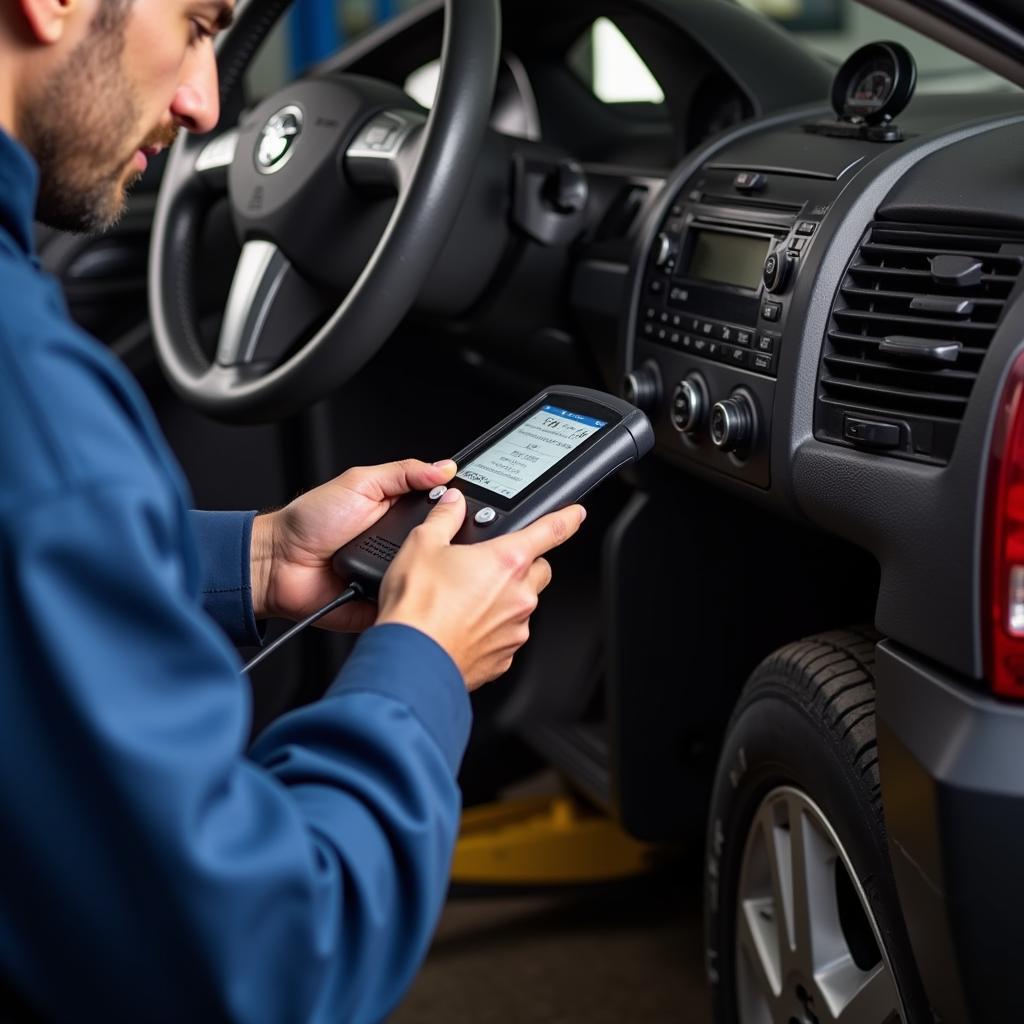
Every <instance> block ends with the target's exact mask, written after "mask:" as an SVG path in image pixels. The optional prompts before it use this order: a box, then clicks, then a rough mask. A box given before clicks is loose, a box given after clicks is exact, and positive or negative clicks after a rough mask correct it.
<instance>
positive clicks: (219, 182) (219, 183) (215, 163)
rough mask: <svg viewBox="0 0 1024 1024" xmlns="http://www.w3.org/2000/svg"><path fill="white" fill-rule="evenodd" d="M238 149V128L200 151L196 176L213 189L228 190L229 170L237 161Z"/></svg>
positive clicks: (196, 165)
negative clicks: (232, 163) (234, 161)
mask: <svg viewBox="0 0 1024 1024" xmlns="http://www.w3.org/2000/svg"><path fill="white" fill-rule="evenodd" d="M237 149H238V129H237V128H232V129H231V130H230V131H226V132H224V133H223V134H222V135H218V136H217V138H215V139H213V140H212V141H211V142H208V143H207V144H206V145H205V146H203V148H202V149H201V150H200V151H199V156H197V157H196V163H195V171H196V174H197V175H199V177H200V178H201V179H202V180H203V181H205V182H206V183H207V184H208V185H210V186H211V187H213V188H216V189H225V188H227V182H228V168H229V167H230V166H231V162H232V161H233V160H234V159H235V152H236V150H237Z"/></svg>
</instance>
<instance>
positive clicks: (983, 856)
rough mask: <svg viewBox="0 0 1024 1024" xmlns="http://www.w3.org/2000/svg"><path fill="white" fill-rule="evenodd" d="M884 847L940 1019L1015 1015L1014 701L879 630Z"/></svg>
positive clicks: (1023, 727) (1018, 885)
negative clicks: (966, 682) (957, 676)
mask: <svg viewBox="0 0 1024 1024" xmlns="http://www.w3.org/2000/svg"><path fill="white" fill-rule="evenodd" d="M876 680H877V686H878V702H877V711H878V746H879V761H880V771H881V782H882V798H883V805H884V809H885V819H886V827H887V829H888V833H889V847H890V857H891V859H892V865H893V871H894V874H895V876H896V886H897V889H898V890H899V894H900V901H901V903H902V906H903V912H904V916H905V918H906V922H907V929H908V931H909V933H910V940H911V943H912V944H913V947H914V953H915V956H916V959H917V963H918V966H919V968H920V971H921V977H922V981H923V982H924V985H925V990H926V991H927V993H928V997H929V999H930V1000H931V1002H932V1006H933V1007H934V1009H935V1012H936V1013H937V1014H938V1015H939V1019H940V1020H941V1021H944V1022H948V1024H967V1022H972V1024H992V1022H996V1021H1013V1020H1021V1019H1024V1016H1022V1015H1024V1010H1022V1007H1024V707H1018V706H1016V705H1011V704H1005V703H1001V702H998V701H995V700H991V699H989V698H987V697H985V696H984V695H982V694H979V693H978V692H976V691H973V690H969V689H966V688H965V687H963V686H961V685H959V684H958V683H957V682H956V681H955V680H954V678H953V677H951V676H948V675H946V674H944V673H943V672H942V671H941V670H937V669H936V668H934V667H933V666H931V665H928V664H926V663H924V662H923V661H921V660H920V659H918V658H917V657H916V656H914V655H911V654H909V653H908V652H906V651H905V650H903V649H901V648H899V647H898V646H897V645H895V644H893V643H891V642H890V641H886V642H884V643H882V644H881V645H879V648H878V653H877V659H876Z"/></svg>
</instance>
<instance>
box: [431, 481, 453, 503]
mask: <svg viewBox="0 0 1024 1024" xmlns="http://www.w3.org/2000/svg"><path fill="white" fill-rule="evenodd" d="M447 492H448V488H447V487H445V486H444V485H443V484H440V485H439V486H437V487H435V488H434V489H433V490H432V491H431V492H430V493H429V494H428V495H427V497H428V498H429V499H430V500H431V501H440V500H441V498H443V497H444V495H445V494H446V493H447Z"/></svg>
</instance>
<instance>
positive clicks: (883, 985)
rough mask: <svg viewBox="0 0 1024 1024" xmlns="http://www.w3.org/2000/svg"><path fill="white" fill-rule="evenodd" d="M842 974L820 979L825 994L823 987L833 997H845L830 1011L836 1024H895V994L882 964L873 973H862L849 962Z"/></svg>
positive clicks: (897, 1015)
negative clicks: (840, 995) (845, 993)
mask: <svg viewBox="0 0 1024 1024" xmlns="http://www.w3.org/2000/svg"><path fill="white" fill-rule="evenodd" d="M843 970H844V971H845V972H846V973H845V977H839V976H838V975H834V976H832V977H829V978H827V979H821V985H822V989H823V990H826V994H827V989H826V985H830V986H831V987H832V988H833V989H834V990H835V992H836V994H837V995H838V994H839V992H840V991H844V990H845V991H846V992H847V993H849V994H848V995H847V997H846V999H845V1000H843V1001H842V1002H841V1003H839V1005H838V1006H836V1009H835V1010H834V1011H833V1012H834V1014H835V1018H836V1021H837V1022H838V1024H896V1022H898V1021H900V1019H901V1018H900V1009H899V1007H900V998H899V993H898V992H897V990H896V982H895V980H894V978H893V976H892V974H891V973H890V972H889V969H888V968H887V967H886V965H885V962H884V961H882V962H881V963H879V964H878V966H877V967H875V968H874V970H872V971H870V972H864V971H861V970H860V969H859V968H858V967H857V965H856V964H855V963H853V961H852V959H851V960H850V963H849V965H848V966H844V968H843ZM833 1005H834V1006H835V1004H833Z"/></svg>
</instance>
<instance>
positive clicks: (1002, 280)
mask: <svg viewBox="0 0 1024 1024" xmlns="http://www.w3.org/2000/svg"><path fill="white" fill-rule="evenodd" d="M850 273H851V274H875V275H878V276H881V277H916V278H920V279H921V280H922V281H932V280H934V279H933V278H932V274H931V271H930V270H915V269H913V268H912V267H879V266H876V265H875V264H873V263H856V264H854V265H853V266H852V267H850ZM1016 280H1017V278H1016V276H1015V275H1014V274H982V275H981V281H982V283H985V282H991V283H993V284H1013V283H1014V282H1015V281H1016ZM975 287H976V286H975ZM960 293H963V294H964V295H965V297H970V296H969V293H970V289H969V288H957V294H960Z"/></svg>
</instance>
